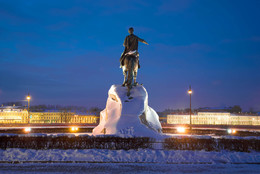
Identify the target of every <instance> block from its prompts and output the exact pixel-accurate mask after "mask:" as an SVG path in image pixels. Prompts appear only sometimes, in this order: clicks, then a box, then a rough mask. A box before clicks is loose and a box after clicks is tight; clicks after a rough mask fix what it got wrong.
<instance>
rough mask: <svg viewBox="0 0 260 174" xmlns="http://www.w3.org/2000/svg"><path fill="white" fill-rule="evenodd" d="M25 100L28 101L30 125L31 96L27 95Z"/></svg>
mask: <svg viewBox="0 0 260 174" xmlns="http://www.w3.org/2000/svg"><path fill="white" fill-rule="evenodd" d="M26 100H27V101H28V123H30V100H31V96H30V94H29V93H28V95H27V97H26Z"/></svg>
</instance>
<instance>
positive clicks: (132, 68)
mask: <svg viewBox="0 0 260 174" xmlns="http://www.w3.org/2000/svg"><path fill="white" fill-rule="evenodd" d="M123 61H124V65H123V67H122V70H123V74H124V82H123V84H122V86H127V96H128V97H129V96H130V90H131V89H132V87H133V86H136V85H138V83H137V82H136V78H137V71H138V61H139V56H138V53H137V52H136V51H131V52H129V53H126V55H125V58H124V60H123ZM133 79H134V83H133Z"/></svg>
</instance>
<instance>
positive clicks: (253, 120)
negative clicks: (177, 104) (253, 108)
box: [167, 112, 260, 125]
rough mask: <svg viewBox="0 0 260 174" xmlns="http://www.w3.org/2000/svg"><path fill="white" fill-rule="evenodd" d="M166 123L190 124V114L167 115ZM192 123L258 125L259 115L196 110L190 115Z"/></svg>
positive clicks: (259, 121)
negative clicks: (196, 111) (196, 112)
mask: <svg viewBox="0 0 260 174" xmlns="http://www.w3.org/2000/svg"><path fill="white" fill-rule="evenodd" d="M167 123H168V124H190V115H188V114H186V115H178V114H176V115H167ZM191 123H192V124H202V125H203V124H205V125H260V116H252V115H233V114H230V113H229V112H198V114H197V115H192V116H191Z"/></svg>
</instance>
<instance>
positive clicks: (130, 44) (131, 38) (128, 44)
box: [120, 27, 148, 68]
mask: <svg viewBox="0 0 260 174" xmlns="http://www.w3.org/2000/svg"><path fill="white" fill-rule="evenodd" d="M128 33H129V34H130V35H128V36H126V38H125V41H124V44H123V46H124V47H125V50H124V52H123V53H122V55H121V57H120V67H123V66H124V59H125V57H126V55H127V53H129V52H130V51H131V52H132V51H133V52H135V54H136V57H137V58H138V68H140V64H139V53H138V41H139V42H143V43H145V44H147V45H148V43H147V42H146V41H145V40H143V39H141V38H139V37H138V36H136V35H134V29H133V28H132V27H131V28H129V29H128Z"/></svg>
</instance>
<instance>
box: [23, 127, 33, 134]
mask: <svg viewBox="0 0 260 174" xmlns="http://www.w3.org/2000/svg"><path fill="white" fill-rule="evenodd" d="M31 130H32V129H31V128H30V127H26V128H24V132H26V133H28V132H31Z"/></svg>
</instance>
